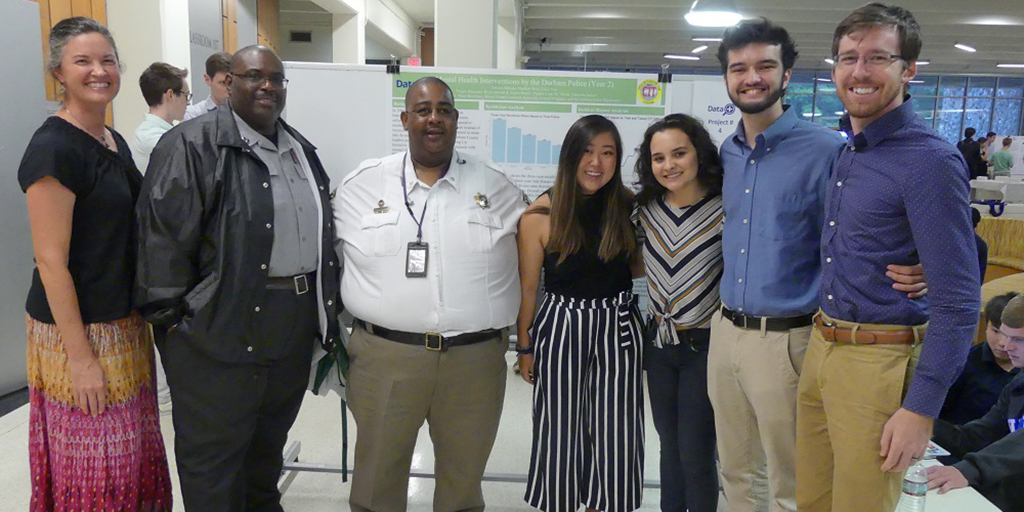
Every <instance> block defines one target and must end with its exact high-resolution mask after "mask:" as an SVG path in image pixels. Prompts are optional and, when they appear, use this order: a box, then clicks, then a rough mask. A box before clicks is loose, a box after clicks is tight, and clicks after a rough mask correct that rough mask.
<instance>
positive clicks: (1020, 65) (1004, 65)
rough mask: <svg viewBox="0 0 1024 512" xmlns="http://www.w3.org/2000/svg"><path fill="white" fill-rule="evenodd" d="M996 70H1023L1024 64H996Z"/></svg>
mask: <svg viewBox="0 0 1024 512" xmlns="http://www.w3.org/2000/svg"><path fill="white" fill-rule="evenodd" d="M996 67H997V68H1024V64H996Z"/></svg>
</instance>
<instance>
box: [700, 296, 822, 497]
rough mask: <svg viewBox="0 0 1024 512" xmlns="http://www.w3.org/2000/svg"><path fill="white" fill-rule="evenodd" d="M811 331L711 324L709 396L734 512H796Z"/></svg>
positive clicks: (719, 319) (725, 484) (719, 321)
mask: <svg viewBox="0 0 1024 512" xmlns="http://www.w3.org/2000/svg"><path fill="white" fill-rule="evenodd" d="M810 330H811V328H810V326H808V327H801V328H799V329H792V330H790V331H785V332H774V331H761V330H755V329H741V328H739V327H736V326H734V325H733V324H732V322H730V321H729V320H728V319H725V318H723V317H722V314H721V312H718V313H715V316H714V318H712V319H711V347H710V350H709V352H708V396H709V397H710V398H711V404H712V405H713V406H714V408H715V430H716V434H717V436H718V458H719V460H720V461H721V464H722V487H723V489H724V490H725V499H726V501H727V502H728V504H729V511H730V512H767V511H769V510H771V511H772V512H782V511H786V512H792V511H794V510H796V495H795V485H796V466H795V463H796V457H795V452H796V389H797V382H798V380H799V378H800V369H801V366H802V363H803V359H804V352H805V351H806V350H807V339H808V337H809V336H810Z"/></svg>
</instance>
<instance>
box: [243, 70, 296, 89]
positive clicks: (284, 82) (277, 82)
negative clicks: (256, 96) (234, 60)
mask: <svg viewBox="0 0 1024 512" xmlns="http://www.w3.org/2000/svg"><path fill="white" fill-rule="evenodd" d="M229 76H233V77H235V78H241V79H242V80H245V81H246V82H248V83H249V84H251V85H256V86H262V85H263V84H264V83H266V82H270V85H272V86H274V87H278V88H281V89H286V88H288V79H287V78H285V77H284V75H271V76H263V75H261V74H259V73H246V74H244V75H236V74H234V73H231V74H230V75H229Z"/></svg>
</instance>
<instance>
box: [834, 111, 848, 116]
mask: <svg viewBox="0 0 1024 512" xmlns="http://www.w3.org/2000/svg"><path fill="white" fill-rule="evenodd" d="M836 115H837V116H845V115H846V112H843V111H842V110H840V111H838V112H836Z"/></svg>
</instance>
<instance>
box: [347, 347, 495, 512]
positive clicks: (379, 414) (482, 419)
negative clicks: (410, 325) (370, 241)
mask: <svg viewBox="0 0 1024 512" xmlns="http://www.w3.org/2000/svg"><path fill="white" fill-rule="evenodd" d="M348 349H349V355H350V356H351V366H350V368H349V380H348V405H349V408H350V409H352V415H353V417H354V418H355V421H356V428H357V431H356V450H355V467H354V468H353V476H352V491H351V495H350V498H349V504H350V505H351V508H352V510H353V511H375V512H401V511H404V510H405V509H406V501H407V496H408V489H409V470H410V466H411V463H412V456H413V451H414V449H415V447H416V435H417V433H418V432H419V429H420V427H421V426H422V425H423V421H424V420H426V422H427V423H428V424H429V426H430V439H431V441H433V444H434V461H435V462H434V472H435V475H436V477H435V478H436V480H435V488H434V510H435V511H443V512H448V511H455V510H460V511H462V510H483V508H484V499H483V491H482V489H481V485H480V484H481V478H482V477H483V473H484V466H486V464H487V458H488V457H489V456H490V454H491V448H492V447H493V446H494V438H495V436H496V435H497V433H498V420H499V419H500V416H501V408H502V404H503V400H504V397H505V372H506V370H507V365H506V364H505V352H506V350H507V349H508V344H507V342H503V341H502V339H501V337H496V338H495V340H494V341H485V342H481V343H476V344H473V345H466V346H461V347H453V348H450V349H448V351H446V352H434V351H429V350H427V349H426V348H425V347H422V346H413V345H404V344H401V343H396V342H393V341H389V340H386V339H384V338H380V337H378V336H374V335H372V334H370V333H368V332H366V331H365V330H363V329H362V328H360V327H357V328H356V329H355V330H354V331H353V333H352V338H351V339H350V341H349V347H348Z"/></svg>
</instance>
